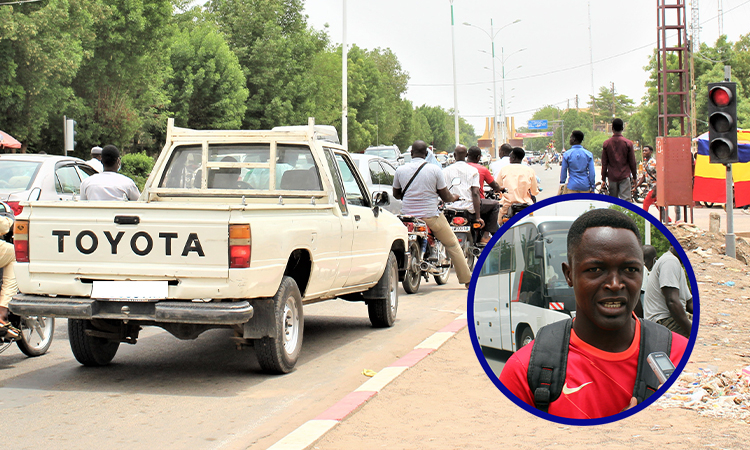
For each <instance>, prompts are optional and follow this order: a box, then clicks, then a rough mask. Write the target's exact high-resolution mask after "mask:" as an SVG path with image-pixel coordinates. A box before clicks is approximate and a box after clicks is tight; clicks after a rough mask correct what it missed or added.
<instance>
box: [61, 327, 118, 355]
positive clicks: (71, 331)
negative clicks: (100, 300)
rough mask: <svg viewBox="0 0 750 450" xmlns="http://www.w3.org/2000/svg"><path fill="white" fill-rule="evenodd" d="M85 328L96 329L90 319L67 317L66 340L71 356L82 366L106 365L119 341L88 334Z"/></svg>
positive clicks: (115, 351)
mask: <svg viewBox="0 0 750 450" xmlns="http://www.w3.org/2000/svg"><path fill="white" fill-rule="evenodd" d="M87 330H96V328H94V326H93V325H92V324H91V321H90V320H83V319H68V340H69V341H70V348H71V350H73V356H75V357H76V360H77V361H78V362H79V363H81V364H83V365H84V366H89V367H97V366H106V365H107V364H109V362H110V361H112V358H114V357H115V354H116V353H117V348H118V347H119V346H120V342H119V341H111V340H109V339H104V338H100V337H94V336H89V335H88V334H86V331H87Z"/></svg>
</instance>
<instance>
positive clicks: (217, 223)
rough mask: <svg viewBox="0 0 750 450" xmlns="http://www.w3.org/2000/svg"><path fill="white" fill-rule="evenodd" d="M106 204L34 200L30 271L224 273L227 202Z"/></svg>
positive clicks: (210, 275)
mask: <svg viewBox="0 0 750 450" xmlns="http://www.w3.org/2000/svg"><path fill="white" fill-rule="evenodd" d="M107 203H108V204H109V205H112V206H109V207H108V206H105V204H104V202H75V203H72V202H71V203H68V204H64V205H61V204H57V205H54V206H52V207H45V206H32V207H31V212H30V215H29V220H30V222H29V223H30V225H29V272H30V273H31V274H35V273H36V274H42V273H59V272H60V271H61V268H65V271H66V272H68V273H70V274H76V275H80V276H81V277H86V276H91V277H96V278H102V277H104V278H109V277H113V276H114V277H117V278H120V279H122V277H130V276H135V277H138V276H145V277H149V278H151V277H191V276H193V277H195V276H200V277H201V278H224V279H226V278H228V276H229V262H228V239H229V236H228V224H229V214H230V211H229V208H228V207H222V206H218V205H216V206H214V205H206V204H201V205H196V207H194V208H193V207H190V206H188V205H182V206H178V205H175V204H171V205H164V204H154V203H151V204H147V203H140V202H138V203H136V202H133V203H124V202H123V203H119V204H117V203H115V202H107Z"/></svg>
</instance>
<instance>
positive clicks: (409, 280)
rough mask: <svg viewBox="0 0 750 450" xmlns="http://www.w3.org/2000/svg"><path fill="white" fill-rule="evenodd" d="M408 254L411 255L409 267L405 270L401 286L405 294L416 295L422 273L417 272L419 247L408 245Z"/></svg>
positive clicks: (414, 244) (413, 243)
mask: <svg viewBox="0 0 750 450" xmlns="http://www.w3.org/2000/svg"><path fill="white" fill-rule="evenodd" d="M409 253H411V255H412V256H411V265H409V267H407V268H406V275H404V281H403V283H401V284H402V285H403V286H404V290H405V291H406V293H407V294H416V293H417V291H418V290H419V284H420V283H421V282H422V271H421V270H419V263H420V261H419V245H418V244H417V243H416V242H412V243H411V245H409Z"/></svg>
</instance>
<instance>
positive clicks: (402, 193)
mask: <svg viewBox="0 0 750 450" xmlns="http://www.w3.org/2000/svg"><path fill="white" fill-rule="evenodd" d="M426 165H427V161H425V162H423V163H422V165H421V166H419V167H418V168H417V171H416V172H414V175H412V176H411V178H410V179H409V182H408V183H406V186H404V190H403V191H401V195H402V196H404V195H406V190H407V189H409V186H411V182H412V181H414V179H415V178H417V174H418V173H419V171H420V170H422V167H424V166H426Z"/></svg>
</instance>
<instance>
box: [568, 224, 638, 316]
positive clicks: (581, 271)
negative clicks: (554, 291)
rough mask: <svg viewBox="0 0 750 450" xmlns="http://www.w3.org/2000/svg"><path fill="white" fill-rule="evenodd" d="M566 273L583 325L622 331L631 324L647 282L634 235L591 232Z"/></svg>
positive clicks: (602, 229) (616, 231) (608, 230)
mask: <svg viewBox="0 0 750 450" xmlns="http://www.w3.org/2000/svg"><path fill="white" fill-rule="evenodd" d="M563 273H564V274H565V279H566V281H567V282H568V285H569V286H572V287H573V292H574V293H575V296H576V310H577V311H576V321H582V323H580V324H579V325H582V326H584V327H586V328H587V329H589V330H596V329H597V328H598V329H602V330H618V329H621V328H623V327H625V326H626V325H628V324H629V321H630V318H631V315H632V312H633V308H634V307H635V305H636V303H637V302H638V297H639V296H640V292H641V282H642V281H643V251H642V250H641V245H640V243H639V242H638V239H637V238H636V236H635V234H634V233H633V232H632V231H630V230H626V229H622V228H610V227H597V228H589V229H587V230H586V231H585V232H584V234H583V238H582V239H581V243H580V245H579V246H578V248H576V249H575V250H574V252H573V254H572V255H570V265H568V264H567V263H563Z"/></svg>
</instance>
